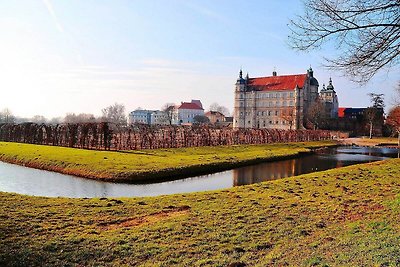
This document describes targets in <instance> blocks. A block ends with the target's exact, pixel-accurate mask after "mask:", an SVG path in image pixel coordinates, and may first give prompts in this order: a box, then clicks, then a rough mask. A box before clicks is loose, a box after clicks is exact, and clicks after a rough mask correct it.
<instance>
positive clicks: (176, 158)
mask: <svg viewBox="0 0 400 267" xmlns="http://www.w3.org/2000/svg"><path fill="white" fill-rule="evenodd" d="M335 145H336V143H335V142H333V141H318V142H306V143H285V144H266V145H235V146H217V147H191V148H174V149H155V150H135V151H98V150H85V149H76V148H66V147H56V146H41V145H31V144H21V143H9V142H0V160H1V161H4V162H8V163H14V164H19V165H23V166H27V167H32V168H37V169H43V170H50V171H56V172H60V173H64V174H70V175H76V176H80V177H86V178H91V179H98V180H103V181H113V182H143V181H144V182H150V181H156V180H168V179H177V178H183V177H189V176H195V175H201V174H207V173H212V172H217V171H223V170H227V169H231V168H234V167H239V166H244V165H249V164H254V163H259V162H265V161H273V160H279V159H285V158H293V157H297V156H299V155H300V154H304V153H311V152H312V150H314V149H318V148H321V147H328V146H335Z"/></svg>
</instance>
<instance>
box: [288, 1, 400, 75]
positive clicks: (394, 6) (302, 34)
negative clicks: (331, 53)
mask: <svg viewBox="0 0 400 267" xmlns="http://www.w3.org/2000/svg"><path fill="white" fill-rule="evenodd" d="M304 6H305V11H304V14H303V15H300V16H298V17H297V18H296V19H295V20H291V23H290V26H289V27H290V29H291V35H290V36H289V42H290V45H291V46H292V48H294V49H297V50H302V51H309V50H312V49H315V48H319V47H321V46H322V45H323V44H324V43H326V42H329V41H333V42H334V43H335V44H336V48H337V50H338V51H341V52H340V53H339V54H338V55H337V56H336V57H335V58H333V59H332V58H331V59H326V60H327V66H328V67H330V68H333V69H339V70H341V71H344V73H345V74H347V75H348V76H349V77H351V78H352V79H353V80H355V81H357V82H361V83H365V82H367V81H369V80H370V79H371V78H372V77H373V76H374V75H375V74H376V73H377V72H378V71H379V70H380V69H382V68H384V67H388V68H390V67H392V66H394V65H397V64H398V63H399V55H400V49H399V46H400V1H398V0H335V1H333V0H304Z"/></svg>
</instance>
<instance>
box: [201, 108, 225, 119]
mask: <svg viewBox="0 0 400 267" xmlns="http://www.w3.org/2000/svg"><path fill="white" fill-rule="evenodd" d="M204 115H205V116H211V115H219V116H224V117H225V115H224V114H222V113H221V112H219V111H212V110H210V111H208V112H206V113H205V114H204Z"/></svg>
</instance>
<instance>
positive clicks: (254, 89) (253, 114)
mask: <svg viewBox="0 0 400 267" xmlns="http://www.w3.org/2000/svg"><path fill="white" fill-rule="evenodd" d="M318 86H319V84H318V81H317V79H316V78H314V72H313V70H312V68H311V67H310V69H308V70H307V73H305V74H295V75H279V76H278V75H277V73H276V71H274V72H273V73H272V76H268V77H259V78H250V77H249V75H248V74H247V75H246V77H245V78H243V73H242V70H240V72H239V78H238V79H237V81H236V84H235V103H234V118H233V127H235V128H271V129H272V128H274V129H303V128H304V115H305V114H307V111H308V109H309V107H310V106H311V105H312V103H314V102H315V101H317V99H318V97H319V94H318Z"/></svg>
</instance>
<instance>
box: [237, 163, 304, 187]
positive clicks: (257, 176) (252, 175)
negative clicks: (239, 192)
mask: <svg viewBox="0 0 400 267" xmlns="http://www.w3.org/2000/svg"><path fill="white" fill-rule="evenodd" d="M296 162H297V159H292V160H284V161H276V162H267V163H261V164H257V165H252V166H247V167H243V168H239V169H234V170H233V184H234V186H238V185H246V184H254V183H260V182H264V181H270V180H275V179H279V178H284V177H291V176H294V175H297V174H298V173H299V171H301V170H299V166H300V165H298V164H296Z"/></svg>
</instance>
